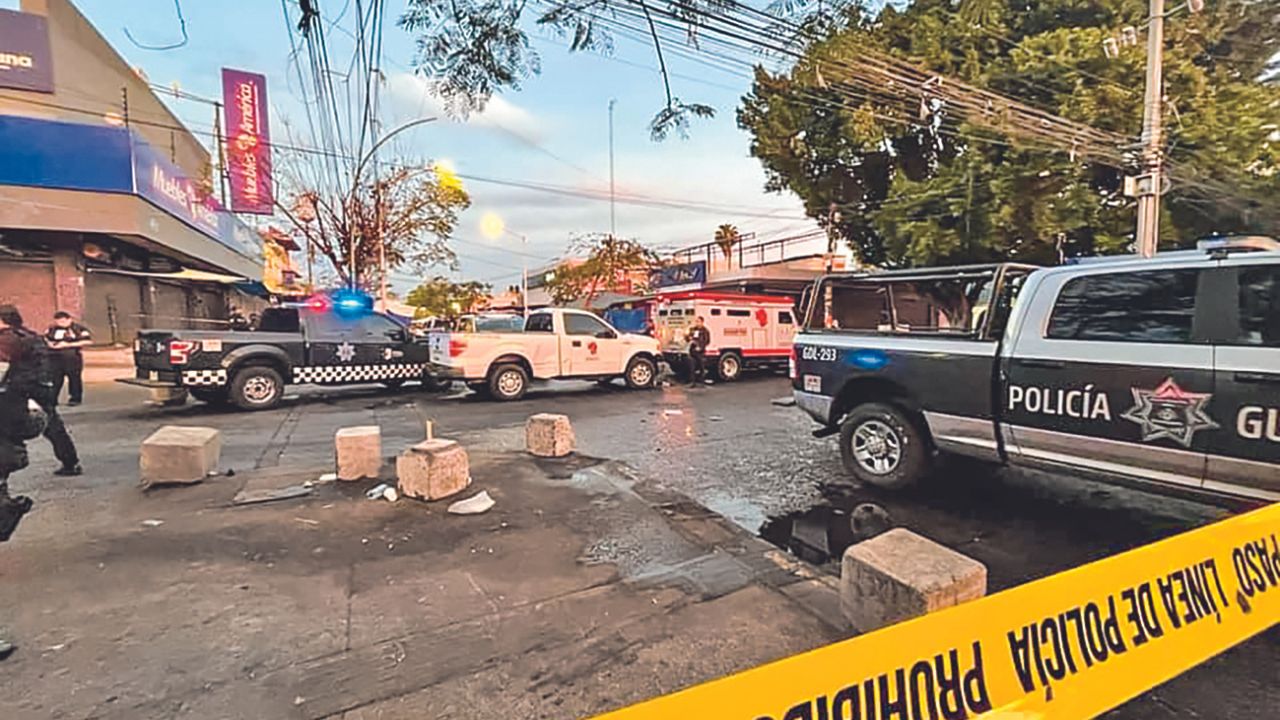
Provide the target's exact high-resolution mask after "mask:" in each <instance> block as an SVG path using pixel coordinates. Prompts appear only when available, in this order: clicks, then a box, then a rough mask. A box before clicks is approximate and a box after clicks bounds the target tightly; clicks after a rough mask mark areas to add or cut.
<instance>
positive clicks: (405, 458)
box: [396, 439, 471, 500]
mask: <svg viewBox="0 0 1280 720" xmlns="http://www.w3.org/2000/svg"><path fill="white" fill-rule="evenodd" d="M470 484H471V462H470V460H468V458H467V451H466V449H465V448H463V447H462V446H461V445H459V444H458V443H457V442H456V441H454V440H444V439H435V440H423V441H422V442H420V443H418V444H417V445H414V446H413V447H411V448H409V449H408V450H405V451H404V452H403V453H402V454H401V455H400V457H398V458H396V486H397V487H398V488H399V490H400V494H401V495H405V496H408V497H413V498H418V499H419V500H439V499H440V498H445V497H449V496H450V495H453V494H456V493H458V492H461V491H462V490H464V489H465V488H466V487H467V486H468V485H470Z"/></svg>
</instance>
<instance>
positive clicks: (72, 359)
mask: <svg viewBox="0 0 1280 720" xmlns="http://www.w3.org/2000/svg"><path fill="white" fill-rule="evenodd" d="M44 339H45V340H46V341H48V343H49V347H50V348H52V349H53V353H52V356H51V357H50V360H51V361H52V363H53V367H52V370H53V374H54V378H53V384H54V393H53V398H54V401H55V402H57V399H58V397H59V396H60V395H62V384H63V383H64V382H65V383H66V384H67V404H68V405H79V404H80V403H81V402H82V401H83V400H84V380H83V378H82V376H83V375H84V356H83V355H81V353H80V348H82V347H85V346H86V345H90V344H91V343H92V342H93V338H92V337H91V336H90V334H89V328H87V327H85V326H83V325H81V324H80V323H78V322H76V321H75V320H73V319H72V318H71V313H69V312H66V311H65V310H59V311H58V312H56V313H54V314H53V324H52V325H50V326H49V330H48V331H47V332H45V334H44Z"/></svg>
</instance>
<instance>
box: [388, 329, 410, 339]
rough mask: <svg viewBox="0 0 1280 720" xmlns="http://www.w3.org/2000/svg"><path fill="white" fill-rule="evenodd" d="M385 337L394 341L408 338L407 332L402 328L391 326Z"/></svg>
mask: <svg viewBox="0 0 1280 720" xmlns="http://www.w3.org/2000/svg"><path fill="white" fill-rule="evenodd" d="M387 337H389V338H391V339H392V340H395V341H396V342H405V341H406V340H408V339H409V337H408V333H406V332H405V331H404V328H393V329H391V330H388V331H387Z"/></svg>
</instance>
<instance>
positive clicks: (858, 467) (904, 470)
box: [840, 403, 928, 490]
mask: <svg viewBox="0 0 1280 720" xmlns="http://www.w3.org/2000/svg"><path fill="white" fill-rule="evenodd" d="M840 456H841V459H843V460H844V467H845V470H846V471H848V472H849V473H850V474H851V475H853V476H854V477H856V478H857V479H858V480H861V481H862V482H865V483H867V484H868V485H874V486H876V487H880V488H884V489H886V490H899V489H902V488H905V487H908V486H910V485H912V484H914V483H915V482H916V481H918V480H919V479H920V478H921V477H922V476H923V475H924V473H925V470H926V466H927V464H928V455H927V453H926V451H925V445H924V438H923V437H921V435H920V431H918V430H917V429H916V427H915V425H913V424H912V423H911V421H910V420H908V419H907V417H906V416H905V415H903V413H902V411H900V410H898V409H897V408H895V407H893V406H891V405H884V404H881V403H867V404H865V405H859V406H858V407H856V408H854V409H853V412H851V413H849V415H848V417H846V418H845V420H844V423H843V424H842V425H841V426H840Z"/></svg>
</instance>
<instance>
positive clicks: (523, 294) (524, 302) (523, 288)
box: [517, 234, 529, 320]
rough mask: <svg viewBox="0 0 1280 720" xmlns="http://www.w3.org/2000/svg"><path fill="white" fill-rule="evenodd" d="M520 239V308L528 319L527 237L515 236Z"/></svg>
mask: <svg viewBox="0 0 1280 720" xmlns="http://www.w3.org/2000/svg"><path fill="white" fill-rule="evenodd" d="M517 237H519V238H520V250H521V251H522V252H523V257H522V258H521V260H520V307H521V309H523V310H524V317H525V319H526V320H528V319H529V236H528V235H523V234H521V235H517Z"/></svg>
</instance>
